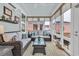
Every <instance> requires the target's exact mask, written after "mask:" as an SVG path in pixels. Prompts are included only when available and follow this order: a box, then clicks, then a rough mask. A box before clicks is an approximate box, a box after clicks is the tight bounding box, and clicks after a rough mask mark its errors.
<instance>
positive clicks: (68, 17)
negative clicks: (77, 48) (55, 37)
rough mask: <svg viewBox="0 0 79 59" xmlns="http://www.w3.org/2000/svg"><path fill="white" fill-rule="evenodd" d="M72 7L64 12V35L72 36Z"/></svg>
mask: <svg viewBox="0 0 79 59" xmlns="http://www.w3.org/2000/svg"><path fill="white" fill-rule="evenodd" d="M70 26H71V9H69V10H67V11H66V12H65V13H64V36H66V37H70V31H71V28H70Z"/></svg>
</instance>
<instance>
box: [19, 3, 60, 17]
mask: <svg viewBox="0 0 79 59" xmlns="http://www.w3.org/2000/svg"><path fill="white" fill-rule="evenodd" d="M18 5H19V6H20V7H21V9H23V10H24V12H26V13H27V16H50V15H51V13H52V12H53V11H54V10H55V9H56V7H57V6H58V5H59V3H18Z"/></svg>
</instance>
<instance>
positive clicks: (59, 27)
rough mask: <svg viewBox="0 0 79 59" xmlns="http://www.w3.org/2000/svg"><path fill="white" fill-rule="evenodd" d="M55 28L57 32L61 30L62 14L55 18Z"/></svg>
mask: <svg viewBox="0 0 79 59" xmlns="http://www.w3.org/2000/svg"><path fill="white" fill-rule="evenodd" d="M55 30H56V33H57V34H60V32H61V19H60V16H59V17H57V18H56V19H55Z"/></svg>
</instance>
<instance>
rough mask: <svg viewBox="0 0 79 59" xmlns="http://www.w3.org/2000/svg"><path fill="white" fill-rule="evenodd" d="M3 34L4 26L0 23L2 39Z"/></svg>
mask: <svg viewBox="0 0 79 59" xmlns="http://www.w3.org/2000/svg"><path fill="white" fill-rule="evenodd" d="M3 34H4V26H3V25H0V37H1V39H2V40H3ZM3 41H4V40H3Z"/></svg>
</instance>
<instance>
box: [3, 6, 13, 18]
mask: <svg viewBox="0 0 79 59" xmlns="http://www.w3.org/2000/svg"><path fill="white" fill-rule="evenodd" d="M4 14H5V15H7V16H10V17H12V10H10V9H9V8H7V7H6V6H4Z"/></svg>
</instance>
